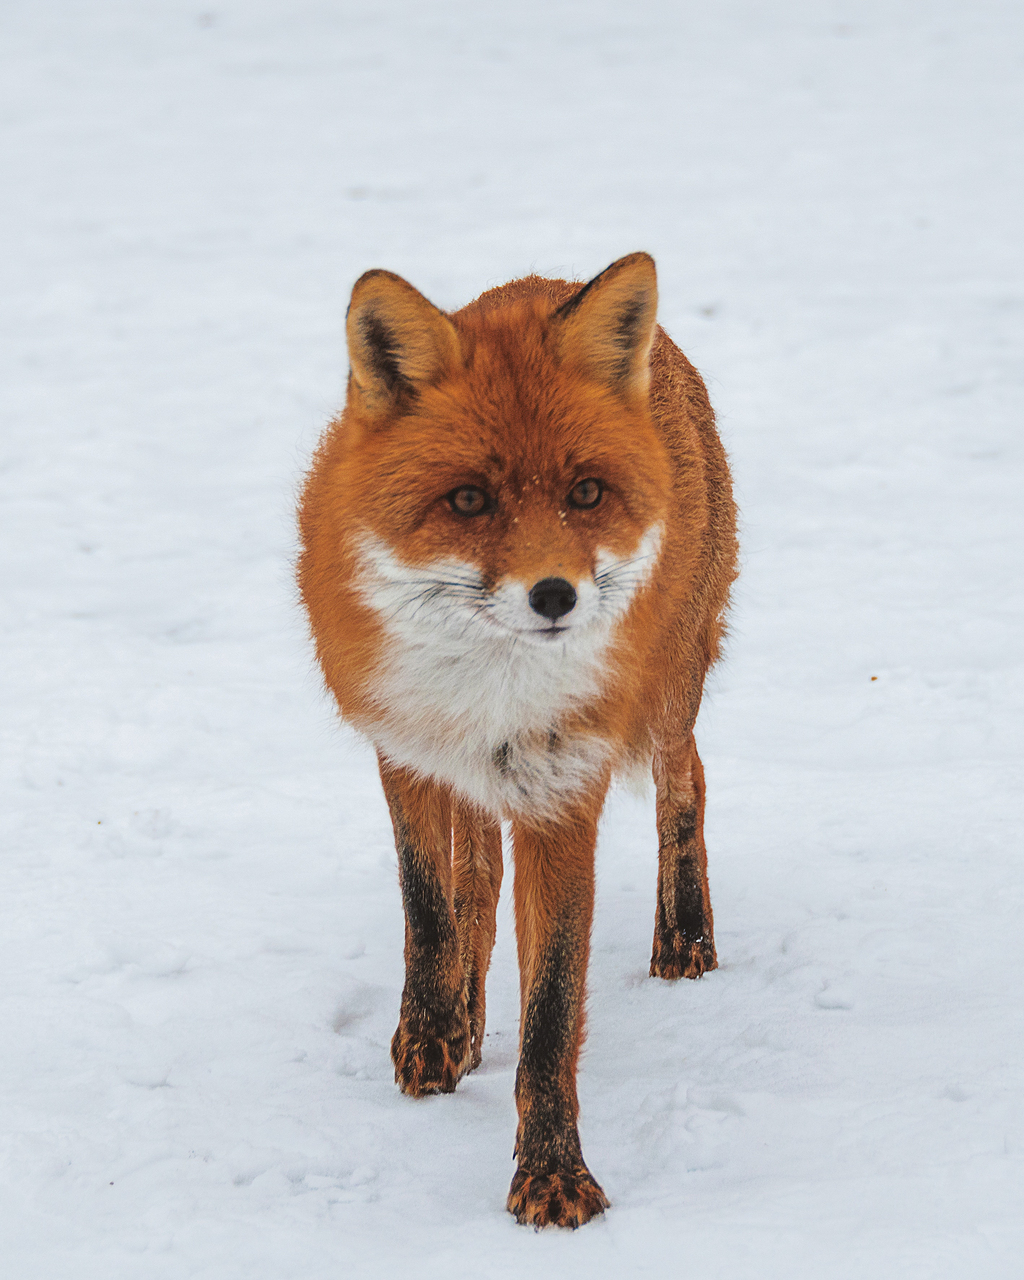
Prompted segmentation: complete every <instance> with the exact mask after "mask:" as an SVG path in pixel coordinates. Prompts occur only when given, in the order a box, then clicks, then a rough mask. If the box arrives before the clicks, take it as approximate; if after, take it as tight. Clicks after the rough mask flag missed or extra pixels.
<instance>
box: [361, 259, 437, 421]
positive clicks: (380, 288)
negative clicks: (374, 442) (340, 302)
mask: <svg viewBox="0 0 1024 1280" xmlns="http://www.w3.org/2000/svg"><path fill="white" fill-rule="evenodd" d="M345 331H346V335H347V338H348V357H349V362H350V364H351V367H352V378H351V392H352V393H354V394H355V395H357V396H358V397H359V399H360V401H361V407H362V408H363V409H364V411H365V412H366V413H367V414H369V416H370V417H371V418H383V417H385V416H386V415H387V414H389V413H391V412H393V411H394V410H395V409H397V408H400V407H401V406H402V405H403V404H407V403H408V402H409V401H410V400H412V399H413V398H415V395H416V392H417V391H418V390H419V388H420V387H421V386H425V385H428V384H429V383H432V382H435V381H436V380H437V379H438V378H439V377H440V376H441V375H442V374H443V373H444V372H445V371H446V370H447V369H450V368H452V367H453V366H454V365H456V364H457V363H458V362H459V360H460V358H461V352H460V349H459V336H458V334H457V333H456V332H455V326H454V325H453V324H452V322H451V321H450V320H449V319H448V317H447V316H446V315H445V313H444V312H443V311H440V310H438V308H437V307H435V306H434V304H433V303H432V302H428V301H427V299H426V298H424V296H423V294H422V293H420V292H418V290H416V289H414V288H413V287H412V285H411V284H409V282H408V281H406V280H403V279H402V277H401V276H396V275H394V274H393V272H391V271H367V272H366V274H365V275H362V276H360V277H359V279H358V280H357V281H356V284H355V288H354V289H353V290H352V301H351V302H350V303H349V307H348V315H347V316H346V318H345Z"/></svg>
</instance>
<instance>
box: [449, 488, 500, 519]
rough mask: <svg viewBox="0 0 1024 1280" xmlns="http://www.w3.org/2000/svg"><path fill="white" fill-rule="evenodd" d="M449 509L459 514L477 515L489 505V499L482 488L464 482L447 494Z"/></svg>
mask: <svg viewBox="0 0 1024 1280" xmlns="http://www.w3.org/2000/svg"><path fill="white" fill-rule="evenodd" d="M448 502H449V503H450V505H451V509H452V510H453V511H455V512H457V513H458V514H459V515H460V516H478V515H480V514H481V512H484V511H486V510H487V508H488V507H489V506H490V499H489V498H488V497H487V494H486V493H484V491H483V489H478V488H477V487H476V485H472V484H464V485H462V486H461V487H460V488H458V489H453V490H452V491H451V493H450V494H448Z"/></svg>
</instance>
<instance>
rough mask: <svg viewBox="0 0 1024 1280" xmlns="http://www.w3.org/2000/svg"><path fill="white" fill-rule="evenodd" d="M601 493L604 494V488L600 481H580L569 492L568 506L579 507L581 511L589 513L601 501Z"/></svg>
mask: <svg viewBox="0 0 1024 1280" xmlns="http://www.w3.org/2000/svg"><path fill="white" fill-rule="evenodd" d="M602 493H604V486H603V485H602V484H601V481H600V480H593V479H590V480H581V481H580V482H579V484H574V485H573V487H572V489H571V490H570V491H569V504H570V505H571V506H573V507H579V509H580V510H581V511H589V510H590V508H591V507H596V506H597V504H598V503H599V502H600V501H601V494H602Z"/></svg>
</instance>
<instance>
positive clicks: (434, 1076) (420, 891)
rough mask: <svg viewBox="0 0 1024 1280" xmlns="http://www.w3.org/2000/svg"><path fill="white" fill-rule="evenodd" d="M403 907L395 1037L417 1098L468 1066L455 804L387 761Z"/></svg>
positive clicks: (445, 1086) (401, 1072)
mask: <svg viewBox="0 0 1024 1280" xmlns="http://www.w3.org/2000/svg"><path fill="white" fill-rule="evenodd" d="M380 774H381V781H382V782H383V784H384V794H385V795H386V796H387V800H388V805H389V807H390V809H391V820H392V823H393V825H394V828H395V848H396V850H397V852H398V875H399V880H400V882H401V886H402V902H403V905H404V907H405V986H404V988H403V990H402V1011H401V1016H400V1017H399V1021H398V1029H397V1031H396V1032H395V1034H394V1038H393V1039H392V1041H391V1057H392V1060H393V1062H394V1064H395V1081H396V1082H397V1084H398V1086H399V1088H400V1089H401V1090H402V1092H403V1093H408V1094H411V1095H412V1096H413V1097H414V1098H419V1097H423V1096H424V1095H425V1094H429V1093H451V1092H452V1091H453V1090H454V1088H455V1086H456V1084H457V1083H458V1081H459V1079H460V1077H461V1076H462V1075H463V1074H464V1073H465V1072H466V1070H467V1069H468V1068H469V1065H470V1027H469V1012H468V1006H467V989H466V978H465V974H464V971H463V967H462V959H461V957H460V954H459V937H458V930H457V926H456V920H455V912H454V909H453V902H452V855H451V849H452V806H451V799H450V796H449V793H448V791H447V789H446V788H444V787H441V786H439V785H438V784H437V783H434V782H428V781H423V780H422V779H417V778H415V777H413V776H412V775H411V774H410V773H409V772H408V771H407V770H404V769H398V768H395V767H394V766H392V765H390V764H389V763H388V762H387V761H386V760H383V759H382V760H381V761H380Z"/></svg>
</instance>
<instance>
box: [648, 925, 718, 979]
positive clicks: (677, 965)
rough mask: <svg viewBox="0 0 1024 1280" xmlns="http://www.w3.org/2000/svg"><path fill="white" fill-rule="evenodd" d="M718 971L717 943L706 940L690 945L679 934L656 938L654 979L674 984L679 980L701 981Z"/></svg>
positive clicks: (653, 959)
mask: <svg viewBox="0 0 1024 1280" xmlns="http://www.w3.org/2000/svg"><path fill="white" fill-rule="evenodd" d="M717 968H718V958H717V956H716V955H715V944H714V942H712V941H710V940H708V939H705V938H700V939H698V940H697V941H696V942H691V941H690V940H689V939H688V938H686V937H685V935H683V934H681V933H678V932H676V931H672V932H671V933H668V934H666V935H665V936H662V935H660V934H655V936H654V954H653V955H652V956H651V977H652V978H666V979H668V981H670V982H673V981H675V979H676V978H699V977H700V976H701V974H702V973H709V972H710V971H711V970H712V969H717Z"/></svg>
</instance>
